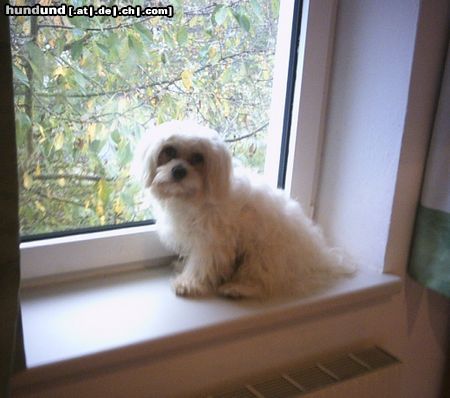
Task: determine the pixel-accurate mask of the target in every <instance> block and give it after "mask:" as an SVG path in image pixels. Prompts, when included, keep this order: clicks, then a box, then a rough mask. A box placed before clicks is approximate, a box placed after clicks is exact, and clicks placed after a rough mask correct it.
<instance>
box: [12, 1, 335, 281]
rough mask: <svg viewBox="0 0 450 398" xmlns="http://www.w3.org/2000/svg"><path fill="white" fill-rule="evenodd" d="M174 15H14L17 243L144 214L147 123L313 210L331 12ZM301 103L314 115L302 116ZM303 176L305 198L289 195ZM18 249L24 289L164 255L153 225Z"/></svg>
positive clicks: (255, 7)
mask: <svg viewBox="0 0 450 398" xmlns="http://www.w3.org/2000/svg"><path fill="white" fill-rule="evenodd" d="M323 3H325V2H323ZM172 4H173V6H174V17H173V18H167V17H141V18H136V17H121V18H117V19H113V18H111V17H95V18H86V17H74V18H69V17H62V16H39V17H34V16H32V17H30V16H25V15H19V16H17V15H16V16H14V17H11V21H12V22H11V26H12V30H13V34H12V46H13V56H14V65H13V67H14V73H15V89H16V113H17V115H16V116H17V126H18V127H17V135H18V143H19V172H20V176H21V178H22V187H21V188H22V196H21V219H22V220H23V222H22V231H23V233H24V234H40V233H42V232H44V233H47V232H52V233H53V235H55V234H54V232H55V231H60V230H64V229H66V230H67V229H69V230H70V229H75V230H77V229H78V228H84V227H86V226H92V225H95V226H96V227H97V228H98V227H99V226H102V225H109V224H113V223H116V224H122V223H128V222H130V221H139V220H145V219H148V218H149V217H151V212H150V211H149V209H148V208H147V207H146V205H145V203H146V202H145V200H144V198H143V197H142V196H141V189H140V187H137V186H136V185H135V184H134V183H133V182H132V181H131V180H130V179H129V178H128V174H127V173H128V165H129V163H130V161H131V158H132V154H133V147H134V145H135V143H136V142H137V141H138V139H139V137H140V135H142V134H143V132H144V131H145V129H146V128H148V127H149V126H150V125H151V124H152V123H160V122H163V121H165V120H169V119H177V118H178V119H180V118H185V117H194V118H196V119H198V120H199V121H202V120H203V121H204V122H207V123H208V124H209V125H211V126H212V127H213V128H215V129H217V130H218V131H219V132H220V133H222V134H223V135H224V137H225V139H226V140H228V141H229V143H230V145H231V148H232V151H233V153H234V155H235V156H237V157H239V158H241V160H242V161H243V162H244V163H246V164H247V165H248V166H250V167H253V168H255V169H256V170H258V171H260V172H264V173H265V175H266V176H267V178H268V179H269V181H271V182H272V184H273V185H276V184H277V182H278V183H279V182H280V181H282V180H283V179H284V177H286V188H287V189H288V190H289V192H290V193H291V195H292V196H294V197H296V198H299V199H300V200H302V201H303V203H304V204H305V203H306V206H307V207H308V206H309V205H310V203H311V202H310V199H312V198H313V191H314V179H315V176H316V175H317V162H316V161H315V155H316V154H317V153H318V148H319V147H320V131H321V111H322V109H323V103H324V97H323V96H324V90H323V87H325V85H326V71H327V69H326V65H327V62H328V58H329V46H330V37H331V36H330V35H331V32H332V25H333V24H332V21H333V18H334V9H335V7H334V3H328V2H327V4H322V2H317V3H316V2H311V3H310V2H308V1H304V2H303V4H302V2H301V1H295V2H294V1H292V2H286V3H284V2H283V3H282V4H281V6H280V4H279V2H278V1H276V0H274V1H272V0H270V1H269V0H268V1H257V0H251V1H246V2H224V3H223V4H216V3H215V2H214V3H211V2H208V1H203V2H200V1H196V2H184V3H181V2H179V1H176V2H172ZM73 5H74V7H82V6H83V3H82V2H74V3H73ZM141 6H142V7H144V4H141ZM18 10H20V9H19V8H16V9H15V12H17V13H18V12H19V11H18ZM300 19H301V21H302V24H301V32H300ZM278 21H283V22H284V21H289V23H278ZM292 21H294V23H293V24H291V23H290V22H292ZM277 27H278V30H277ZM299 34H300V39H299V42H298V35H299ZM315 35H316V36H315ZM313 42H318V43H319V44H318V45H317V46H311V44H308V43H313ZM297 50H298V55H299V56H298V62H297V64H296V63H295V62H294V61H295V59H294V57H293V55H295V54H297ZM309 53H311V54H313V55H315V57H314V56H312V55H310V54H309ZM308 59H312V60H313V62H314V67H313V68H312V65H311V63H310V62H311V61H309V63H308V62H307V61H308ZM122 68H123V69H122ZM317 69H318V70H319V71H320V73H314V72H316V71H317ZM313 71H314V72H313ZM312 72H313V73H312ZM307 73H309V74H310V76H309V77H308V78H306V77H305V76H306V74H307ZM288 80H289V85H287V81H288ZM311 91H315V92H316V94H314V93H313V94H314V95H311V94H312V93H311ZM285 98H288V102H286V101H285ZM308 98H313V99H314V101H315V103H314V104H313V106H316V107H317V108H314V109H313V110H311V112H310V113H305V111H304V110H303V111H302V109H305V107H306V108H307V106H308V105H307V101H309V99H308ZM305 116H307V119H308V120H307V123H305V120H304V118H305ZM305 125H307V126H308V129H303V128H302V129H299V126H305ZM283 128H284V131H285V132H286V133H287V132H288V131H290V132H291V139H290V140H287V139H286V137H287V136H286V135H285V136H284V137H285V138H283V136H282V134H281V132H282V131H283ZM299 132H301V134H300V133H299ZM308 137H309V138H308ZM311 137H314V139H313V140H311ZM305 140H306V141H309V143H308V145H303V141H305ZM280 152H283V162H282V164H283V167H284V170H283V171H282V172H280V170H279V168H278V166H279V164H280ZM288 152H289V153H290V154H291V155H290V156H289V157H288V156H287V154H288ZM305 154H306V155H305ZM311 154H312V155H311ZM311 156H312V157H313V158H314V159H313V161H311V160H308V159H310V158H311ZM298 159H302V160H301V161H299V160H298ZM305 161H309V162H310V163H311V165H310V166H308V167H305ZM300 169H301V171H300V172H299V170H300ZM302 170H307V173H308V174H309V175H308V176H307V177H306V179H307V180H308V182H307V183H306V184H302V186H301V187H302V189H303V190H305V189H306V191H307V193H306V195H305V193H304V192H300V191H301V190H299V189H298V187H297V185H296V181H298V180H304V179H305V178H303V177H301V175H300V173H301V172H303V171H302ZM280 175H282V177H280ZM294 177H295V178H294ZM299 194H301V195H299ZM308 195H309V196H308ZM304 198H306V201H305V200H304ZM52 206H55V208H52ZM136 209H137V211H136ZM66 232H67V231H66ZM78 232H79V231H78ZM44 237H46V236H44ZM21 248H22V266H23V271H22V275H23V278H24V279H28V278H34V277H41V276H48V275H53V274H55V273H61V272H63V273H65V272H71V271H80V270H82V269H83V267H86V268H89V269H90V268H92V267H94V268H98V267H103V266H111V265H119V264H123V263H137V262H143V261H144V262H146V263H147V262H149V261H150V262H151V263H159V262H160V260H161V259H163V258H165V257H167V256H169V255H170V253H168V252H167V251H165V250H164V249H163V248H162V247H161V245H160V243H159V241H158V239H157V237H156V234H155V227H154V226H153V225H147V226H135V227H133V228H121V229H117V230H110V231H104V232H100V231H97V232H91V231H89V233H83V234H77V235H73V236H63V237H53V238H51V239H50V238H48V239H44V240H35V241H30V242H26V243H22V247H21ZM70 253H74V255H70ZM97 253H106V254H104V255H102V256H98V255H97ZM100 257H101V258H100Z"/></svg>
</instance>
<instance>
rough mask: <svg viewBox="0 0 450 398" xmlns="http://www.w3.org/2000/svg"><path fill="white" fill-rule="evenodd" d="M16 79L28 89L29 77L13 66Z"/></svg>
mask: <svg viewBox="0 0 450 398" xmlns="http://www.w3.org/2000/svg"><path fill="white" fill-rule="evenodd" d="M13 72H14V78H15V79H16V80H18V81H20V82H21V83H23V84H25V85H26V86H27V87H28V86H29V84H30V83H29V82H28V77H27V75H26V74H25V73H23V72H22V71H21V70H20V69H19V68H18V67H17V66H16V65H13Z"/></svg>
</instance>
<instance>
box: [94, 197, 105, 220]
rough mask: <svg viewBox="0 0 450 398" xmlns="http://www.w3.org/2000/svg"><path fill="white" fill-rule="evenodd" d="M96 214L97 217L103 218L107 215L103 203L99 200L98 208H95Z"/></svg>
mask: <svg viewBox="0 0 450 398" xmlns="http://www.w3.org/2000/svg"><path fill="white" fill-rule="evenodd" d="M95 212H96V213H97V216H99V217H102V216H103V215H104V214H105V208H104V207H103V201H101V200H99V201H98V202H97V206H95Z"/></svg>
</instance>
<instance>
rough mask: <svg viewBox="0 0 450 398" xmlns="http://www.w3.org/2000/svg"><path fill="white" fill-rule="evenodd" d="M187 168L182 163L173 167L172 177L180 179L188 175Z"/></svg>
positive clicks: (176, 179)
mask: <svg viewBox="0 0 450 398" xmlns="http://www.w3.org/2000/svg"><path fill="white" fill-rule="evenodd" d="M186 174H187V170H186V168H185V167H184V166H182V165H181V164H177V165H176V166H174V167H173V168H172V177H173V179H174V180H175V181H180V180H182V179H183V178H184V177H186Z"/></svg>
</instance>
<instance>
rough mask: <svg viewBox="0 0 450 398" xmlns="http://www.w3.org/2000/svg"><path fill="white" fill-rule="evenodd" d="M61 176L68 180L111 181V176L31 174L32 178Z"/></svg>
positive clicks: (47, 178)
mask: <svg viewBox="0 0 450 398" xmlns="http://www.w3.org/2000/svg"><path fill="white" fill-rule="evenodd" d="M61 178H66V179H68V180H70V179H72V180H79V181H83V180H84V181H94V182H98V181H100V180H105V181H113V178H112V177H101V176H95V175H90V176H89V175H81V174H41V175H33V179H34V180H59V179H61Z"/></svg>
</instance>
